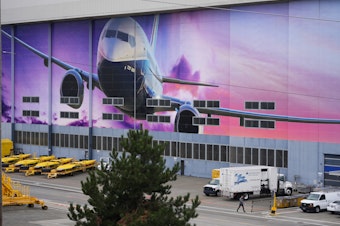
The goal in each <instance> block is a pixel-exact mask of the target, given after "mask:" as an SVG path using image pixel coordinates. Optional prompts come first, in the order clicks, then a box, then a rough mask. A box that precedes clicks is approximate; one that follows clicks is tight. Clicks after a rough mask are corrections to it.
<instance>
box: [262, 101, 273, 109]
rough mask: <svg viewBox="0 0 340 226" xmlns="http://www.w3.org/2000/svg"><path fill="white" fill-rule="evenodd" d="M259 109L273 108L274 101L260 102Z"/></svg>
mask: <svg viewBox="0 0 340 226" xmlns="http://www.w3.org/2000/svg"><path fill="white" fill-rule="evenodd" d="M261 109H264V110H274V109H275V103H274V102H261Z"/></svg>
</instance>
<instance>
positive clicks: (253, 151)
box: [15, 131, 288, 168]
mask: <svg viewBox="0 0 340 226" xmlns="http://www.w3.org/2000/svg"><path fill="white" fill-rule="evenodd" d="M15 139H16V140H15V142H16V143H18V144H29V145H40V146H47V145H48V136H47V133H39V132H27V131H15ZM120 139H121V138H120V137H107V136H103V137H101V136H92V147H93V148H92V149H94V150H104V151H111V150H113V149H116V150H118V151H122V148H121V146H120ZM153 144H154V145H157V144H164V145H165V150H164V156H171V157H180V158H187V159H200V160H209V161H220V162H230V163H239V164H250V165H266V166H276V167H284V168H287V167H288V151H287V150H281V149H278V150H275V149H267V148H252V147H235V146H228V145H220V144H201V143H186V142H177V141H164V140H153ZM88 145H89V137H88V136H86V135H77V134H59V133H54V134H53V135H52V146H56V147H65V148H79V149H88V147H89V146H88Z"/></svg>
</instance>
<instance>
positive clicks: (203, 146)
mask: <svg viewBox="0 0 340 226" xmlns="http://www.w3.org/2000/svg"><path fill="white" fill-rule="evenodd" d="M200 159H202V160H205V144H200Z"/></svg>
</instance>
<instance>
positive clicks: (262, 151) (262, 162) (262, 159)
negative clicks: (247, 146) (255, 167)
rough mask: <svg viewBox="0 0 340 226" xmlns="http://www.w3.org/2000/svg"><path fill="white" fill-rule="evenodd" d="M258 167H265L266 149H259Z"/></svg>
mask: <svg viewBox="0 0 340 226" xmlns="http://www.w3.org/2000/svg"><path fill="white" fill-rule="evenodd" d="M260 165H262V166H266V165H267V149H260Z"/></svg>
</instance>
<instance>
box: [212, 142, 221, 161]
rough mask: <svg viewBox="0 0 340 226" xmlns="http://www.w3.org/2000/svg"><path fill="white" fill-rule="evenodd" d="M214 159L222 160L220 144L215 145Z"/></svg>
mask: <svg viewBox="0 0 340 226" xmlns="http://www.w3.org/2000/svg"><path fill="white" fill-rule="evenodd" d="M213 151H214V154H213V160H214V161H220V146H219V145H214V146H213Z"/></svg>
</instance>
